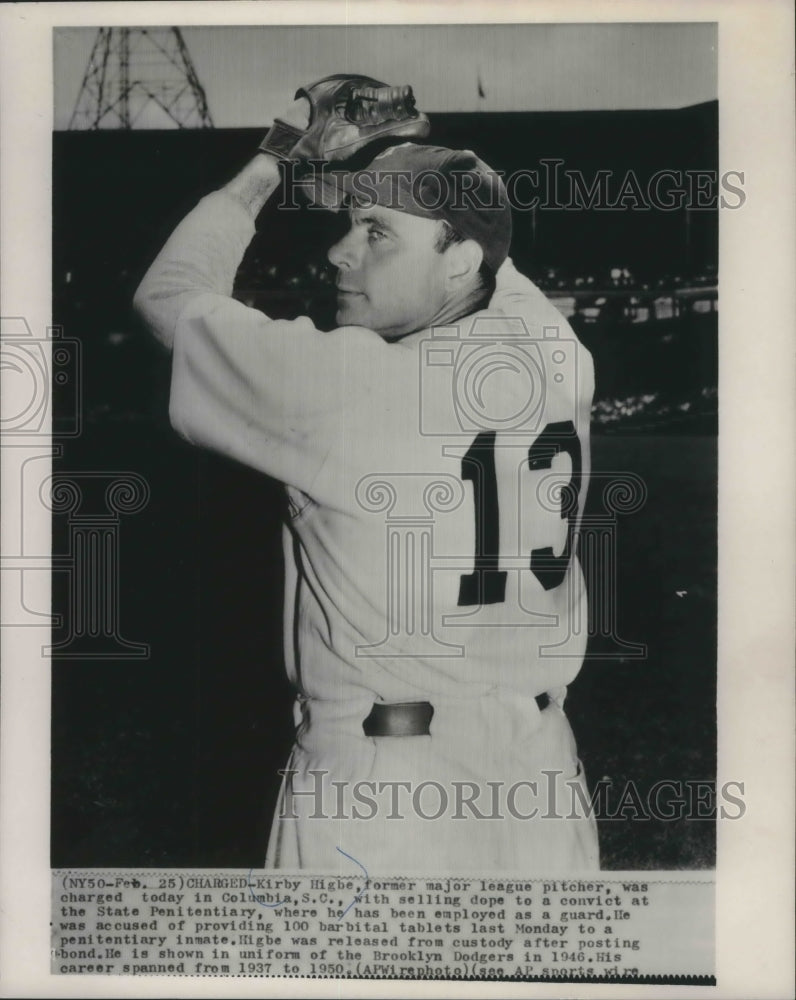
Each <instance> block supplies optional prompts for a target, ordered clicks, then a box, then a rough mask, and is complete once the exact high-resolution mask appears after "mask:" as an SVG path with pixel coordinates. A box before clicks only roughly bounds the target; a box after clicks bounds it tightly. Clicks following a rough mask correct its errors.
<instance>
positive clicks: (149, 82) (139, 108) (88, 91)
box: [69, 28, 213, 129]
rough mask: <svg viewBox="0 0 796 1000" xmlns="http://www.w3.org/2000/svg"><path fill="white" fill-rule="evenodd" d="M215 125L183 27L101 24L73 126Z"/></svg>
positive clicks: (205, 126) (191, 126) (201, 126)
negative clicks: (123, 26) (139, 26)
mask: <svg viewBox="0 0 796 1000" xmlns="http://www.w3.org/2000/svg"><path fill="white" fill-rule="evenodd" d="M174 125H176V126H177V127H178V128H212V127H213V122H212V119H211V118H210V112H209V111H208V108H207V98H206V97H205V92H204V88H203V87H202V85H201V83H200V82H199V78H198V77H197V75H196V70H195V69H194V66H193V62H192V60H191V56H190V54H189V52H188V48H187V46H186V44H185V41H184V39H183V37H182V32H181V31H180V29H179V28H100V29H99V31H98V32H97V37H96V39H95V41H94V47H93V49H92V50H91V55H90V57H89V60H88V66H87V67H86V72H85V74H84V76H83V83H82V85H81V87H80V93H79V95H78V98H77V103H76V104H75V110H74V111H73V112H72V118H71V120H70V122H69V128H70V129H100V128H136V127H138V128H163V127H167V126H171V127H174Z"/></svg>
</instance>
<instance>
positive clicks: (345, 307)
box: [335, 292, 368, 326]
mask: <svg viewBox="0 0 796 1000" xmlns="http://www.w3.org/2000/svg"><path fill="white" fill-rule="evenodd" d="M335 321H336V322H337V323H339V324H340V326H367V325H368V324H367V308H366V301H365V296H364V295H357V294H353V293H349V292H346V293H338V296H337V314H336V316H335Z"/></svg>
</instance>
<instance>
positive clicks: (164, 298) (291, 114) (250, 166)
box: [133, 98, 309, 348]
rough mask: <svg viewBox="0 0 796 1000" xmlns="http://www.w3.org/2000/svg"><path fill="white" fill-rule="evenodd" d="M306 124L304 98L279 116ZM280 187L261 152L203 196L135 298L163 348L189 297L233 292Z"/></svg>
mask: <svg viewBox="0 0 796 1000" xmlns="http://www.w3.org/2000/svg"><path fill="white" fill-rule="evenodd" d="M308 121H309V104H308V102H307V100H306V98H301V99H298V100H296V101H294V102H293V104H292V105H291V106H290V107H289V108H288V110H287V111H286V112H285V115H284V116H283V126H284V127H288V126H289V127H290V128H291V129H295V130H296V131H297V132H298V131H301V129H302V128H306V126H307V124H308ZM272 131H273V130H272ZM269 134H270V133H269ZM279 183H280V175H279V161H278V156H277V155H276V153H274V152H269V151H267V150H260V151H258V154H257V155H256V156H255V157H254V158H253V159H252V160H251V161H250V162H249V163H247V164H246V166H245V167H244V168H243V170H241V172H240V173H239V174H238V175H237V176H236V177H235V178H233V180H231V181H230V182H229V183H228V184H227V185H225V187H223V188H222V189H221V190H220V191H216V192H214V193H212V194H210V195H207V196H206V197H205V198H203V199H202V200H201V201H200V202H199V204H198V205H197V206H196V208H194V209H193V210H192V211H191V212H190V213H189V214H188V215H187V216H186V217H185V218H184V219H183V220H182V222H181V223H180V224H179V225H178V226H177V228H176V229H175V230H174V232H173V233H172V235H171V236H170V237H169V239H168V241H167V242H166V244H165V246H164V247H163V249H162V250H161V251H160V253H159V254H158V256H157V257H156V258H155V260H154V262H153V264H152V266H151V267H150V268H149V270H148V271H147V273H146V274H145V275H144V279H143V281H142V282H141V285H140V286H139V288H138V290H137V292H136V294H135V298H134V300H133V304H134V306H135V308H136V310H137V311H138V313H139V314H140V315H141V317H142V318H143V319H144V321H145V322H146V324H147V325H148V326H149V328H150V329H151V331H152V332H153V333H154V334H155V336H156V337H157V338H158V339H159V340H160V341H161V342H162V343H163V344H165V345H166V346H167V347H169V348H171V347H172V345H173V341H174V332H175V330H176V326H177V321H178V319H179V317H180V314H181V313H182V311H183V310H184V309H185V307H186V306H187V305H188V303H189V302H190V301H191V299H192V298H193V297H195V296H197V295H201V294H204V293H207V292H211V293H215V294H218V295H225V296H230V295H231V294H232V287H233V282H234V280H235V272H236V270H237V268H238V265H239V264H240V261H241V259H242V258H243V254H244V253H245V251H246V247H247V246H248V245H249V243H250V242H251V240H252V238H253V236H254V221H255V219H256V218H257V216H258V214H259V212H260V210H261V209H262V208H263V206H264V205H265V203H266V202H267V201H268V199H269V198H270V197H271V195H272V194H273V193H274V191H276V190H277V188H278V187H279Z"/></svg>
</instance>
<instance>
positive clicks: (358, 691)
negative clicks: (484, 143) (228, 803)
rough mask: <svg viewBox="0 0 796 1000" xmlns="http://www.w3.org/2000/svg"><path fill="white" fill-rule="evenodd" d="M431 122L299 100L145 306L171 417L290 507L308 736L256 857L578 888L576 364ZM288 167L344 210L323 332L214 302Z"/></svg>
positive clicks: (582, 828) (380, 106) (492, 194)
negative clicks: (538, 876)
mask: <svg viewBox="0 0 796 1000" xmlns="http://www.w3.org/2000/svg"><path fill="white" fill-rule="evenodd" d="M428 131H429V123H428V120H427V118H426V117H425V116H424V115H422V114H421V113H419V112H418V111H417V110H416V109H415V107H414V101H413V98H412V95H411V88H409V87H403V88H389V87H386V86H385V85H384V84H381V83H380V82H379V81H375V80H372V79H370V78H366V77H355V76H343V75H341V76H335V77H330V78H327V79H325V80H322V81H318V83H316V84H314V85H312V86H310V87H308V88H306V89H304V90H301V91H299V93H298V95H297V100H296V101H295V102H294V104H293V105H291V107H290V108H289V109H288V111H287V112H286V114H285V115H284V116H283V117H282V118H281V119H277V120H276V122H275V124H274V126H273V128H272V129H271V130H270V131H269V133H268V135H267V136H266V138H265V139H264V141H263V143H262V145H261V146H260V149H259V150H258V152H257V155H256V156H255V157H254V159H253V160H252V161H251V162H250V163H248V164H247V165H246V166H245V167H244V168H243V170H242V171H241V173H240V174H239V175H238V176H237V177H235V178H234V179H233V180H232V181H231V182H230V183H228V184H227V185H226V186H225V187H224V188H222V189H221V190H219V191H216V192H214V193H212V194H210V195H208V196H206V197H205V198H204V199H203V200H202V201H200V202H199V204H198V205H197V207H196V208H194V209H193V211H192V212H191V213H190V214H189V215H188V216H187V217H186V218H185V219H184V220H183V221H182V223H181V224H180V225H179V226H178V227H177V229H176V230H175V232H174V233H173V234H172V236H171V237H170V239H169V240H168V242H167V243H166V245H165V247H164V248H163V250H162V251H161V252H160V254H159V256H158V257H157V259H156V260H155V262H154V263H153V264H152V266H151V268H150V270H149V271H148V273H147V275H146V276H145V278H144V280H143V282H142V284H141V286H140V288H139V290H138V292H137V294H136V306H137V308H138V310H139V311H140V313H141V314H142V315H143V317H144V318H145V320H146V321H147V323H148V324H149V325H150V327H151V329H152V330H153V331H154V333H155V334H156V335H157V336H158V337H159V338H160V340H161V341H162V342H163V343H164V344H166V345H168V346H169V347H170V348H171V349H172V350H173V375H172V387H171V402H170V416H171V420H172V423H173V425H174V427H175V428H176V429H177V430H178V431H179V433H180V434H182V435H183V436H184V437H185V438H187V439H188V440H189V441H191V442H193V443H195V444H196V445H198V446H200V447H204V448H211V449H215V450H217V451H219V452H221V453H223V454H224V455H227V456H231V457H233V458H235V459H237V460H239V461H241V462H244V463H246V464H248V465H250V466H253V467H254V468H255V469H259V470H261V471H262V472H264V473H267V474H268V475H270V476H273V477H275V478H277V479H279V480H280V481H282V482H283V483H284V484H285V487H286V490H287V495H288V500H289V521H288V523H287V524H286V525H285V527H284V549H285V564H286V581H285V582H286V586H285V632H284V635H285V656H286V663H287V670H288V673H289V676H290V679H291V681H292V683H293V684H294V685H295V688H296V692H297V698H296V704H295V710H294V714H295V722H296V739H295V745H294V747H293V750H292V753H291V756H290V759H289V761H288V763H287V765H286V767H285V769H284V780H283V783H282V788H281V793H280V798H279V803H278V806H277V812H276V816H275V818H274V823H273V826H272V830H271V836H270V840H269V844H268V848H267V855H266V866H267V867H278V868H288V869H309V870H314V871H318V872H346V873H352V867H353V862H356V863H357V864H359V865H360V866H361V867H362V868H364V869H365V870H366V871H367V872H368V873H373V872H383V873H392V874H398V873H407V872H420V873H422V872H426V873H429V872H430V873H444V872H449V873H456V872H466V871H471V872H472V871H487V872H493V871H503V872H516V873H528V872H530V871H555V870H561V871H580V870H589V869H595V868H596V867H597V866H598V852H597V841H596V832H595V829H596V828H595V824H594V820H593V818H592V817H590V816H589V815H587V814H586V812H585V811H584V810H583V809H578V808H577V806H578V804H579V803H580V804H581V805H582V803H583V801H587V794H586V791H585V782H584V777H583V774H582V769H581V766H580V762H579V761H578V757H577V752H576V748H575V741H574V739H573V735H572V732H571V729H570V726H569V723H568V721H567V718H566V716H565V714H564V710H563V702H564V695H565V693H566V687H567V685H568V684H569V683H570V682H571V681H572V680H573V678H574V677H575V676H576V674H577V673H578V671H579V669H580V666H581V664H582V660H583V655H584V650H585V638H586V596H585V589H584V582H583V577H582V574H581V571H580V567H579V565H578V561H577V553H576V548H577V533H578V525H579V521H580V517H581V515H582V511H583V505H584V500H585V494H586V488H587V484H588V476H589V412H590V406H591V398H592V393H593V370H592V364H591V358H590V356H589V354H588V353H587V351H586V350H585V349H584V348H583V347H582V346H581V345H580V344H579V342H578V341H577V339H576V338H575V336H574V334H573V333H572V331H571V330H570V328H569V327H568V326H567V324H566V322H565V321H564V319H563V318H562V317H561V315H560V314H559V313H558V312H557V311H556V310H555V309H554V308H553V307H552V306H551V305H550V303H548V301H547V300H546V299H545V297H544V296H543V295H542V294H541V293H540V292H539V291H538V290H537V288H536V287H535V286H534V285H533V284H532V283H531V282H530V281H529V280H527V279H526V278H524V277H523V276H521V275H520V274H519V273H518V272H517V271H516V269H515V268H514V267H513V265H512V263H511V261H510V260H509V258H508V253H509V245H510V240H511V210H510V206H509V205H508V201H507V198H506V191H505V187H504V185H503V183H502V181H501V179H500V177H499V176H498V175H497V174H496V173H495V172H493V171H492V170H491V169H490V168H489V167H488V166H487V165H486V164H485V163H484V162H483V161H482V160H480V159H479V158H478V157H477V156H475V155H474V154H473V153H471V152H470V151H466V150H450V149H445V148H442V147H438V146H433V145H428V144H425V143H423V142H421V141H418V140H423V139H425V138H426V137H427V135H428ZM280 160H289V161H291V162H292V164H293V165H294V166H297V168H298V172H299V175H300V177H301V179H302V183H303V186H304V189H305V192H306V193H307V194H308V195H309V196H310V198H311V199H312V200H313V201H315V202H316V203H317V204H319V205H323V206H325V207H327V208H330V209H333V210H337V211H343V212H346V213H347V215H348V223H349V227H348V231H347V233H346V234H345V235H344V236H343V238H342V239H340V241H339V242H338V243H336V244H335V245H334V246H333V247H332V248H331V249H330V250H329V252H328V257H329V261H330V262H331V263H332V264H333V265H334V266H335V268H336V269H337V271H336V284H337V317H336V320H337V323H338V326H337V328H336V329H334V330H332V331H328V332H323V331H321V330H318V329H316V327H315V326H314V325H313V323H312V322H311V320H310V319H308V318H307V317H301V318H299V319H297V320H294V321H284V320H272V319H269V317H268V316H267V315H264V314H263V313H262V312H260V311H258V310H254V309H251V308H248V307H246V306H244V305H243V304H241V303H239V302H238V301H236V300H235V299H234V298H232V294H231V293H232V287H233V280H234V276H235V272H236V269H237V266H238V264H239V263H240V260H241V258H242V256H243V254H244V251H245V249H246V247H247V245H248V244H249V242H250V241H251V239H252V237H253V235H254V231H255V230H254V222H255V219H256V217H257V216H258V213H259V212H260V210H261V209H262V208H263V206H264V205H265V203H266V202H267V201H268V200H269V199H270V198H272V197H274V196H275V192H277V190H278V189H279V187H280ZM357 162H358V163H359V167H358V169H354V168H353V166H352V164H354V163H357ZM319 164H320V165H321V168H323V167H324V166H328V167H329V168H330V169H328V170H326V169H320V170H319V169H318V165H319ZM573 790H575V791H579V792H580V797H579V796H578V795H577V794H575V795H573Z"/></svg>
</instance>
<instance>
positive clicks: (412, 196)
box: [301, 142, 511, 272]
mask: <svg viewBox="0 0 796 1000" xmlns="http://www.w3.org/2000/svg"><path fill="white" fill-rule="evenodd" d="M301 183H302V185H303V186H304V191H305V193H306V195H307V196H308V197H309V199H310V201H312V202H314V203H315V204H316V205H320V206H323V207H324V208H328V209H330V210H332V211H339V210H340V209H341V208H344V207H347V206H348V205H350V204H352V203H353V204H355V205H358V206H363V207H367V206H368V205H373V204H377V205H381V206H382V207H383V208H392V209H396V210H397V211H399V212H406V213H407V214H409V215H417V216H421V217H423V218H427V219H439V220H441V221H443V222H447V223H448V224H449V225H450V226H451V227H452V228H453V229H454V230H455V231H456V232H457V233H458V234H459V235H460V236H462V237H463V238H464V239H472V240H475V241H476V243H478V244H479V245H480V247H481V249H482V250H483V253H484V261H485V262H486V263H487V264H488V265H489V267H490V268H491V269H492V270H493V271H495V272H496V271H497V270H498V268H499V267H500V265H501V264H502V263H503V261H504V260H505V259H506V257H507V256H508V253H509V246H510V244H511V208H510V206H509V200H508V195H507V193H506V187H505V185H504V184H503V181H502V179H501V177H500V175H499V174H497V173H496V172H495V171H494V170H492V168H491V167H489V166H487V164H486V163H484V161H483V160H481V159H480V158H479V157H478V156H476V155H475V153H473V152H472V151H471V150H469V149H448V148H446V147H445V146H426V145H422V144H420V143H415V142H403V143H400V144H399V145H395V146H389V147H387V149H384V150H382V151H381V152H380V153H378V154H377V155H376V156H375V157H374V158H373V159H372V160H371V161H370V163H369V164H368V165H367V166H365V167H362V168H360V169H358V170H351V169H348V170H340V169H329V168H328V167H324V169H322V170H320V171H317V172H315V173H313V174H311V175H307V176H305V178H304V179H303V180H302V182H301Z"/></svg>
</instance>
